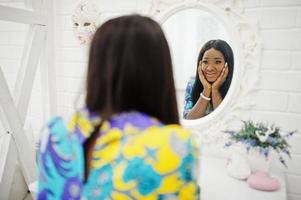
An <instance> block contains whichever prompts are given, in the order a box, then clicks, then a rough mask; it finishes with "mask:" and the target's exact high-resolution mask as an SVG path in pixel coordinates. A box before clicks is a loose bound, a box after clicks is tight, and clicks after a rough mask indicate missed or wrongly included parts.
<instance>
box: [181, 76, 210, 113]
mask: <svg viewBox="0 0 301 200" xmlns="http://www.w3.org/2000/svg"><path fill="white" fill-rule="evenodd" d="M194 83H195V79H194V78H191V79H190V80H189V81H188V83H187V86H186V90H185V97H184V111H183V117H184V119H186V118H187V114H188V113H189V111H190V110H191V109H192V108H193V106H194V104H193V101H192V88H193V85H194ZM212 111H213V109H212V106H211V104H210V103H209V104H208V106H207V108H206V111H205V115H208V114H209V113H211V112H212Z"/></svg>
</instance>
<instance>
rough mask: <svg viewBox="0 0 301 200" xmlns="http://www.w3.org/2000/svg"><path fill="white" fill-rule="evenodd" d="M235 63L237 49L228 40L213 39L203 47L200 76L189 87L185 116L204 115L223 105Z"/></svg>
mask: <svg viewBox="0 0 301 200" xmlns="http://www.w3.org/2000/svg"><path fill="white" fill-rule="evenodd" d="M233 67H234V59H233V51H232V49H231V47H230V46H229V44H227V42H225V41H223V40H210V41H208V42H207V43H206V44H205V45H204V46H203V47H202V49H201V51H200V53H199V56H198V62H197V71H196V76H195V78H194V79H192V80H191V81H189V83H188V85H187V88H186V94H185V104H184V118H186V119H197V118H201V117H203V116H205V115H207V114H209V113H210V112H212V111H213V110H214V109H216V108H217V107H218V106H219V104H220V103H221V102H222V100H223V98H224V97H225V96H226V94H227V91H228V89H229V87H230V83H231V80H232V75H233Z"/></svg>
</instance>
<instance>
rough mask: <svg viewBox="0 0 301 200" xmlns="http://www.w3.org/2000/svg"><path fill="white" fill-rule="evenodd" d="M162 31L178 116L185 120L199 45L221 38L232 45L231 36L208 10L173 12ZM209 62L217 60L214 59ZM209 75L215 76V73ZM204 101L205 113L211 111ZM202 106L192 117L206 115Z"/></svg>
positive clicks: (190, 105) (211, 108) (191, 105)
mask: <svg viewBox="0 0 301 200" xmlns="http://www.w3.org/2000/svg"><path fill="white" fill-rule="evenodd" d="M163 30H164V32H165V35H166V37H167V40H168V42H169V45H170V50H171V55H172V60H173V66H174V77H175V84H176V90H177V98H178V108H179V112H180V116H181V117H182V118H185V119H189V117H188V116H187V115H186V114H187V113H188V110H190V109H191V108H192V107H193V106H194V105H195V104H192V101H191V99H190V97H191V86H192V85H193V84H192V83H193V82H194V79H195V77H196V69H197V66H198V55H199V52H200V50H201V48H202V46H203V45H204V44H205V43H206V42H207V41H209V40H216V39H221V40H224V41H226V42H227V43H228V44H229V45H230V46H232V38H231V37H230V33H229V32H228V31H227V29H226V27H225V25H224V24H223V22H222V21H221V20H220V19H218V18H217V17H216V16H214V15H213V14H212V13H210V12H208V11H205V10H202V9H196V8H189V9H184V10H181V11H178V12H176V13H174V14H173V15H171V16H170V17H169V18H167V20H166V21H165V22H164V23H163ZM234 55H235V53H234ZM203 57H205V56H203ZM209 59H211V58H209ZM222 59H223V58H222ZM209 61H210V64H211V60H206V62H209ZM212 61H213V60H212ZM204 62H205V61H204ZM213 62H221V61H220V60H215V61H213ZM203 65H204V64H203ZM218 65H220V66H222V65H223V66H224V62H223V63H219V64H218ZM210 66H211V65H210ZM223 66H222V67H223ZM217 67H219V66H217ZM231 67H232V66H231ZM213 69H214V70H215V69H216V68H215V67H213ZM210 70H211V68H210ZM210 73H211V72H210ZM214 73H215V72H214ZM213 78H217V76H216V77H213ZM206 79H207V78H206ZM188 83H189V86H188ZM229 85H230V83H229ZM187 86H188V87H187ZM188 90H189V92H188ZM185 97H186V98H185ZM187 97H188V98H187ZM188 99H189V100H188ZM205 101H207V100H204V103H205V104H206V106H207V108H208V109H207V114H209V113H211V112H214V109H213V106H212V102H213V101H210V102H205ZM221 103H223V101H221ZM205 109H206V108H205V107H204V116H197V117H195V118H196V119H197V118H201V119H203V118H204V117H206V114H205ZM209 110H210V111H209ZM184 111H185V112H184ZM200 112H202V111H200ZM184 113H185V114H184ZM198 114H199V113H198ZM184 115H185V116H184Z"/></svg>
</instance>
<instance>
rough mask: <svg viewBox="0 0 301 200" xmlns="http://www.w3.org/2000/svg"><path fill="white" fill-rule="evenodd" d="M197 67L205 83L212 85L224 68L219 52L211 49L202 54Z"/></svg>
mask: <svg viewBox="0 0 301 200" xmlns="http://www.w3.org/2000/svg"><path fill="white" fill-rule="evenodd" d="M199 66H200V67H201V69H202V71H203V74H204V76H205V78H206V79H207V81H208V82H210V83H213V82H214V81H216V79H217V78H218V77H219V75H220V73H221V72H222V70H223V68H224V66H225V58H224V55H223V54H222V53H221V52H220V51H218V50H216V49H213V48H211V49H209V50H207V51H206V52H205V53H204V56H203V59H202V60H201V61H200V63H199Z"/></svg>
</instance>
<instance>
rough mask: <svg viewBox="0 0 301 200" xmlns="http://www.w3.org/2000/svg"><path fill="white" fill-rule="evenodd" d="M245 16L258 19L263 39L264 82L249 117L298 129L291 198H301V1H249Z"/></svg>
mask: <svg viewBox="0 0 301 200" xmlns="http://www.w3.org/2000/svg"><path fill="white" fill-rule="evenodd" d="M243 2H244V7H245V14H246V15H247V16H248V17H249V18H250V19H251V20H253V21H255V20H256V19H258V23H259V27H260V35H261V37H262V56H261V74H260V76H261V83H260V85H259V86H258V88H259V94H258V95H257V96H256V97H255V100H256V103H257V105H256V106H255V109H253V110H252V111H251V112H247V117H249V118H253V119H256V120H258V121H268V122H271V123H275V124H276V125H279V126H280V127H281V128H283V129H284V130H298V131H299V132H298V133H297V134H296V135H295V136H294V137H293V138H292V139H291V145H292V149H291V150H292V160H288V165H289V167H288V169H287V170H286V181H287V191H288V199H290V200H297V199H298V200H300V199H301V1H300V0H286V1H284V0H261V1H260V0H246V1H243ZM247 117H245V118H247Z"/></svg>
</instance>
